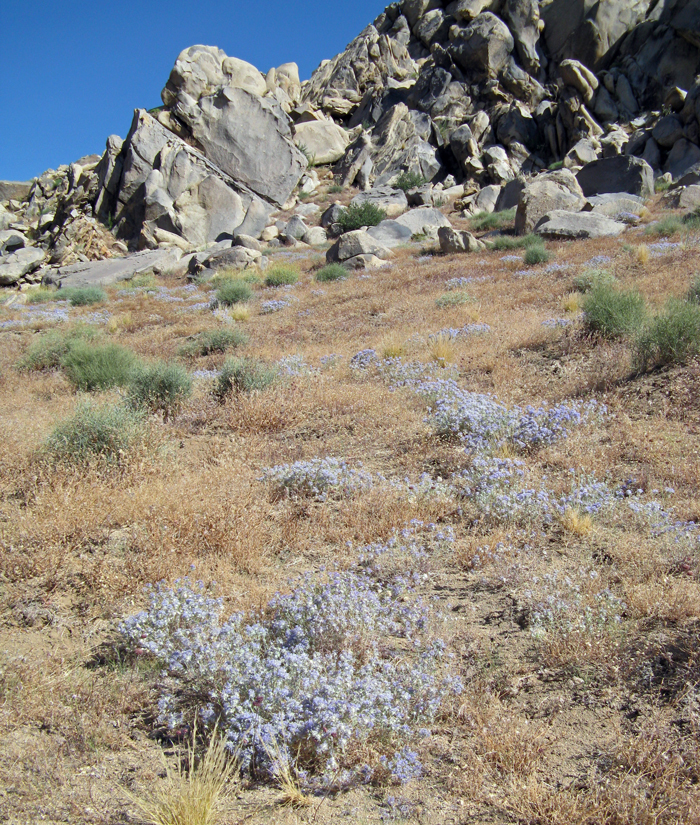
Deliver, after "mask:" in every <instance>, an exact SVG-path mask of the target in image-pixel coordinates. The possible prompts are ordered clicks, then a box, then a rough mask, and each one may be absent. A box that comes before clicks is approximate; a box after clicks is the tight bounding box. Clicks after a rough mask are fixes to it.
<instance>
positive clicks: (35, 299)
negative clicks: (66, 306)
mask: <svg viewBox="0 0 700 825" xmlns="http://www.w3.org/2000/svg"><path fill="white" fill-rule="evenodd" d="M60 299H61V296H60V295H59V294H58V291H57V290H55V289H50V288H49V287H46V286H37V287H33V288H32V289H31V290H29V291H28V292H27V303H28V304H45V303H46V302H47V301H59V300H60Z"/></svg>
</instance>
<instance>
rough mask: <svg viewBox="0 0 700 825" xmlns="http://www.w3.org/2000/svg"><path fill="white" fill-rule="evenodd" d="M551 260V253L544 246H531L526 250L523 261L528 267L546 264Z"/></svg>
mask: <svg viewBox="0 0 700 825" xmlns="http://www.w3.org/2000/svg"><path fill="white" fill-rule="evenodd" d="M549 258H550V255H549V252H547V250H546V249H545V248H544V244H531V245H530V246H528V248H527V249H526V250H525V256H524V258H523V261H524V262H525V265H526V266H536V265H537V264H546V263H547V261H548V260H549Z"/></svg>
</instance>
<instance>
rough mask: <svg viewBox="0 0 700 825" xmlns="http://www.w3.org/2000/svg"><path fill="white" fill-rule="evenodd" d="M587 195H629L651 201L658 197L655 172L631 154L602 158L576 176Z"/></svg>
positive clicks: (589, 164)
mask: <svg viewBox="0 0 700 825" xmlns="http://www.w3.org/2000/svg"><path fill="white" fill-rule="evenodd" d="M576 179H577V180H578V182H579V184H580V186H581V189H582V190H583V194H584V195H585V196H586V197H589V196H590V195H603V194H605V193H607V192H629V193H631V194H632V195H640V196H641V197H643V198H650V197H651V196H652V195H653V194H654V172H653V170H652V168H651V166H649V164H648V163H647V162H646V161H645V160H642V159H641V158H635V157H631V156H629V155H618V156H616V157H610V158H601V159H600V160H596V161H593V163H588V164H586V166H584V167H583V169H581V170H580V171H579V172H578V174H577V175H576Z"/></svg>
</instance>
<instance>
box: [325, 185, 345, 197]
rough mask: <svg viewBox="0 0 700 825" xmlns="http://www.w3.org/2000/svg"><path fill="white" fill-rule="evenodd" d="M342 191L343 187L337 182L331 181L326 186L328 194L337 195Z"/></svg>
mask: <svg viewBox="0 0 700 825" xmlns="http://www.w3.org/2000/svg"><path fill="white" fill-rule="evenodd" d="M342 191H343V187H342V186H341V185H340V184H338V183H332V184H331V185H330V186H329V187H328V193H329V194H330V195H339V194H340V193H341V192H342Z"/></svg>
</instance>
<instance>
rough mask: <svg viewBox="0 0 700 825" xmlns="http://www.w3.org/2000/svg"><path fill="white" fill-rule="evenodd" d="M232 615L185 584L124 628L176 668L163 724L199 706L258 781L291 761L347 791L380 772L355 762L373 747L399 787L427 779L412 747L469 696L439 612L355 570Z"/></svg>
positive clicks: (155, 592) (142, 650)
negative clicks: (442, 633)
mask: <svg viewBox="0 0 700 825" xmlns="http://www.w3.org/2000/svg"><path fill="white" fill-rule="evenodd" d="M404 593H405V591H404ZM222 612H223V605H222V601H221V600H220V599H215V598H213V597H212V596H211V595H210V594H209V593H208V592H207V591H206V590H205V588H204V587H203V586H202V585H201V584H200V585H198V586H194V587H193V586H192V585H191V584H190V583H189V581H187V580H185V581H182V582H179V583H178V584H177V586H176V587H175V588H174V589H171V588H168V587H164V586H158V587H156V588H153V589H152V590H151V593H150V604H149V606H148V608H147V609H146V610H145V611H143V612H141V613H139V614H137V615H135V616H132V617H131V618H129V619H127V620H126V621H125V622H124V623H123V624H122V625H121V627H120V632H121V634H122V636H123V637H124V639H125V640H126V642H127V643H128V645H129V647H130V648H131V649H132V650H133V651H134V653H135V654H137V655H138V654H141V655H149V656H151V657H153V658H154V659H155V660H157V661H158V662H159V663H161V665H162V666H163V668H164V671H165V674H164V675H165V678H164V682H163V686H164V693H163V695H162V697H161V699H160V702H159V711H160V721H161V722H163V723H166V724H168V725H169V726H171V727H177V726H179V725H181V724H182V722H183V720H184V718H185V716H186V714H187V712H188V710H191V709H192V708H194V707H199V709H200V710H199V713H200V716H201V719H202V721H203V722H204V723H205V724H206V725H213V724H214V723H215V722H218V725H219V729H220V730H221V731H223V733H224V735H225V736H226V738H227V741H228V746H229V747H230V749H231V750H232V751H237V752H238V753H239V754H240V756H241V759H242V763H243V767H244V768H245V769H248V770H250V771H251V772H256V773H260V772H266V773H268V774H274V765H271V761H273V760H272V757H271V754H273V753H275V752H279V754H280V756H281V758H283V759H285V760H289V762H290V763H291V764H295V765H296V766H298V768H299V771H300V776H301V777H302V779H304V778H306V779H308V780H309V781H312V780H313V779H314V777H312V776H311V774H315V781H316V782H318V783H320V784H322V785H323V784H330V783H334V784H335V783H338V782H339V776H340V773H341V772H342V771H343V770H345V771H346V773H345V779H346V781H347V779H348V778H352V777H353V776H354V777H355V778H357V777H365V781H369V779H371V778H372V775H373V768H372V767H371V766H367V765H364V766H357V765H353V764H352V759H351V758H350V755H349V754H350V751H351V747H352V746H353V745H356V744H358V743H368V742H369V743H372V744H373V745H374V746H375V748H377V749H378V750H379V752H383V753H384V755H385V756H386V757H387V759H388V762H387V763H386V764H388V766H389V768H390V770H391V771H392V772H393V773H394V775H395V778H396V779H398V780H399V781H401V780H407V779H410V778H413V777H415V776H417V775H419V774H420V764H419V763H418V760H417V757H415V755H414V754H412V753H411V752H410V751H406V750H402V748H405V746H406V744H407V743H408V742H410V741H411V739H412V738H414V737H415V736H416V735H417V732H418V731H419V730H422V729H425V728H426V726H429V725H430V724H431V723H432V722H433V721H434V719H435V717H436V715H437V713H438V711H439V710H440V707H441V705H442V703H443V701H444V699H445V697H446V695H448V694H449V693H458V692H459V691H460V690H461V683H460V682H459V680H458V679H455V678H454V677H451V676H449V675H448V672H447V669H446V664H447V661H448V657H447V655H446V648H445V645H444V643H443V642H441V641H440V640H439V639H434V638H432V633H431V631H430V628H429V621H428V620H429V615H432V613H433V611H430V612H429V611H428V610H427V609H426V607H425V605H423V604H421V603H420V602H419V601H418V600H416V599H415V598H414V599H413V600H409V599H407V598H406V597H405V595H404V596H402V597H401V599H399V598H396V597H395V596H394V595H393V593H392V590H391V589H390V588H387V587H385V586H383V585H381V584H379V583H377V582H376V581H374V580H373V579H372V578H371V577H370V576H367V575H365V574H362V573H354V572H346V573H335V574H333V575H330V576H326V577H319V578H314V577H311V576H308V577H306V578H305V579H303V580H301V581H299V582H297V583H296V584H295V586H294V588H293V590H292V591H291V592H290V593H288V594H285V595H282V594H278V595H277V596H275V597H274V598H273V599H272V601H271V602H270V603H269V605H268V606H267V609H266V610H264V611H262V612H261V613H260V614H256V615H252V616H245V615H243V614H240V613H238V614H234V615H233V616H231V617H230V618H228V619H226V620H223V618H222ZM407 646H408V648H409V649H411V650H412V651H413V652H412V654H411V655H410V656H407V655H406V652H407V651H406V647H407ZM377 767H378V766H377ZM307 772H308V773H307Z"/></svg>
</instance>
